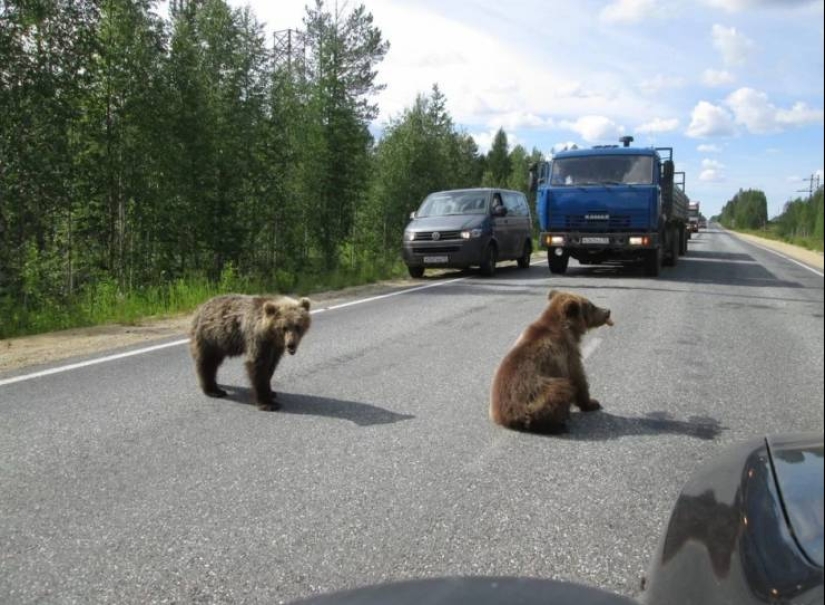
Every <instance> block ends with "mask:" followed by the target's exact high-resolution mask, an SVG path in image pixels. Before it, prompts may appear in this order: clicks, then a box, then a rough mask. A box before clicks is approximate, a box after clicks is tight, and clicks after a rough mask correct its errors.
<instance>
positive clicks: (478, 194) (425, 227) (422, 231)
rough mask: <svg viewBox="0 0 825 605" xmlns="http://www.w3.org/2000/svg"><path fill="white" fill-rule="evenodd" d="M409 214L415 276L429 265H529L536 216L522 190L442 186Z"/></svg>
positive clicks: (407, 235) (407, 240)
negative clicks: (441, 189) (513, 261)
mask: <svg viewBox="0 0 825 605" xmlns="http://www.w3.org/2000/svg"><path fill="white" fill-rule="evenodd" d="M410 219H411V220H410V222H409V224H408V225H407V228H406V229H405V230H404V263H405V264H406V265H407V269H408V270H409V272H410V275H411V276H412V277H421V276H422V275H424V269H426V268H428V267H440V268H445V267H446V268H457V269H463V268H467V267H479V268H480V269H481V272H482V274H484V275H488V276H489V275H493V274H494V273H495V270H496V263H497V262H499V261H505V260H516V261H518V266H519V267H521V268H522V269H526V268H527V267H529V266H530V255H531V254H532V253H533V239H532V235H533V219H532V216H531V214H530V207H529V205H528V204H527V198H526V197H525V195H524V194H523V193H521V192H520V191H509V190H507V189H455V190H451V191H438V192H436V193H431V194H430V195H428V196H427V197H426V199H425V200H424V201H423V202H422V203H421V206H420V207H419V208H418V210H416V211H415V212H413V213H412V215H411V216H410Z"/></svg>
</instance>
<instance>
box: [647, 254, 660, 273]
mask: <svg viewBox="0 0 825 605" xmlns="http://www.w3.org/2000/svg"><path fill="white" fill-rule="evenodd" d="M661 270H662V249H661V248H656V249H655V250H649V251H648V254H647V258H646V259H645V275H647V276H648V277H659V272H660V271H661Z"/></svg>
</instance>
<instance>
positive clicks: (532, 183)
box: [527, 163, 538, 193]
mask: <svg viewBox="0 0 825 605" xmlns="http://www.w3.org/2000/svg"><path fill="white" fill-rule="evenodd" d="M537 169H538V165H537V164H536V163H533V164H530V170H529V173H528V174H529V176H528V179H527V189H528V190H529V191H530V193H535V192H536V189H537V188H538V179H537V178H536V170H537Z"/></svg>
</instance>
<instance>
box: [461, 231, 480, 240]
mask: <svg viewBox="0 0 825 605" xmlns="http://www.w3.org/2000/svg"><path fill="white" fill-rule="evenodd" d="M477 237H481V229H465V230H464V231H462V232H461V239H475V238H477Z"/></svg>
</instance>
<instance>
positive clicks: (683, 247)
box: [679, 225, 688, 256]
mask: <svg viewBox="0 0 825 605" xmlns="http://www.w3.org/2000/svg"><path fill="white" fill-rule="evenodd" d="M687 241H688V234H687V229H685V227H684V225H682V228H681V234H680V236H679V254H680V255H681V256H684V255H685V254H687V250H688V248H687Z"/></svg>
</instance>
